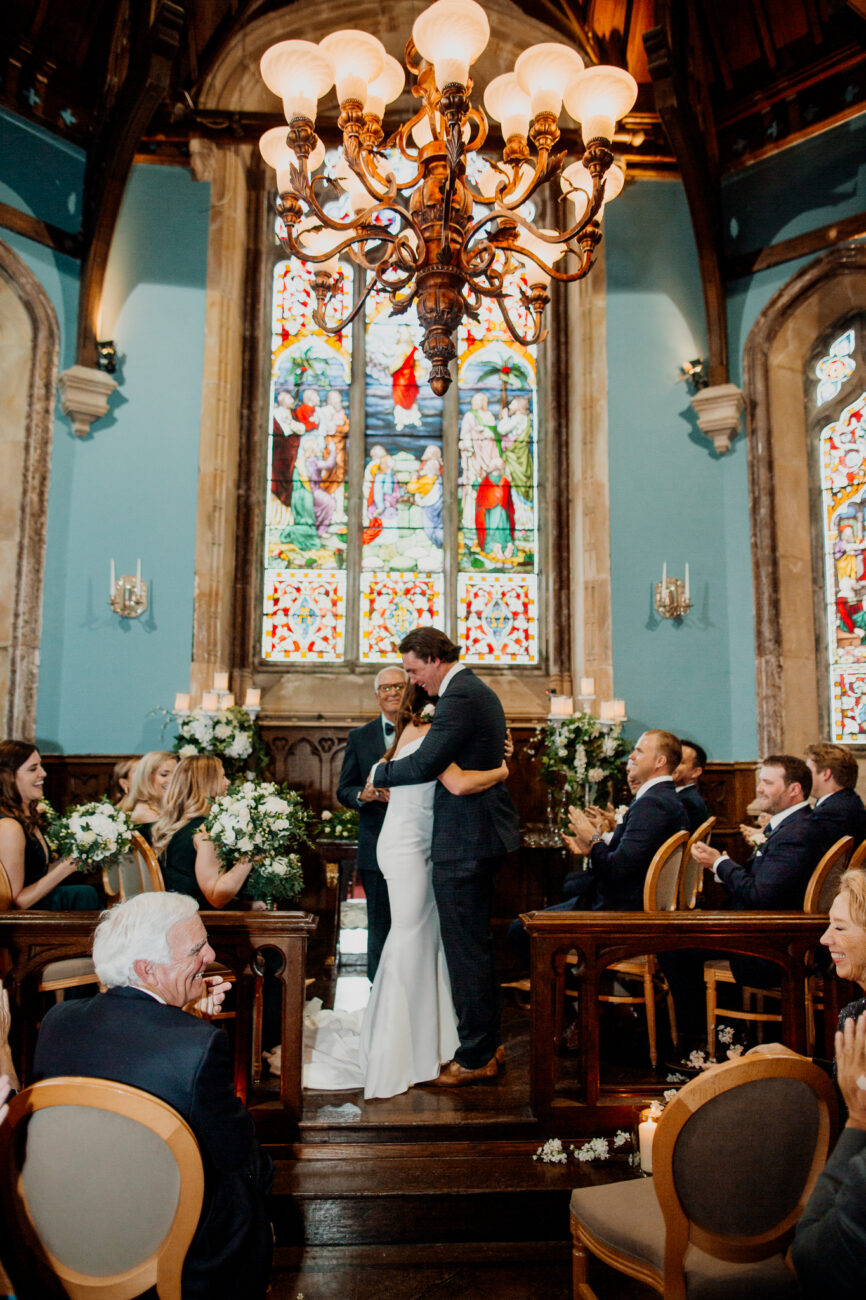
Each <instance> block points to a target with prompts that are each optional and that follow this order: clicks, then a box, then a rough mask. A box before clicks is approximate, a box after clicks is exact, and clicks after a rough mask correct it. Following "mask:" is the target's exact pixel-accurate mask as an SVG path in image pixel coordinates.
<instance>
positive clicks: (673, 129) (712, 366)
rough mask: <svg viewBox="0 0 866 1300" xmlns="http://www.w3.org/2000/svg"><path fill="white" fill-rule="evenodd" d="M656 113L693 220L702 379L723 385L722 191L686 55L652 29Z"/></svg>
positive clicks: (647, 39)
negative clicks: (703, 328)
mask: <svg viewBox="0 0 866 1300" xmlns="http://www.w3.org/2000/svg"><path fill="white" fill-rule="evenodd" d="M643 40H644V47H645V49H646V52H647V60H648V63H649V70H650V76H651V78H652V83H653V90H654V91H655V101H656V109H657V110H658V113H659V117H660V118H661V121H662V125H663V127H664V128H665V131H666V133H667V137H668V139H669V141H670V143H671V148H672V149H673V151H674V157H675V158H676V160H677V164H678V166H679V169H680V175H681V177H682V181H683V188H684V189H685V192H686V200H687V202H688V205H689V212H690V214H691V218H692V227H693V229H694V234H695V243H696V245H697V253H698V264H699V266H700V272H701V285H702V288H703V295H704V314H705V316H706V322H707V378H708V379H709V382H710V384H711V385H715V384H725V383H727V382H728V327H727V308H726V302H725V280H724V275H723V271H722V235H721V224H720V212H721V193H720V187H719V182H718V178H717V177H716V176H715V175H714V174H713V173H712V172H711V170H710V165H709V162H708V153H709V154H710V156H712V150H710V149H709V146H708V142H707V141H706V140H705V139H704V138H703V137H702V134H701V130H700V127H699V125H698V122H697V119H696V117H695V114H694V112H693V111H692V108H691V105H690V102H689V98H688V89H687V86H688V83H687V72H686V68H687V61H686V60H687V51H685V50H682V51H680V50H677V52H676V54H675V53H674V51H673V50H672V48H671V40H670V38H669V36H668V32H667V31H666V30H665V28H663V27H653V28H651V29H650V30H649V31H647V32H645V33H644V38H643Z"/></svg>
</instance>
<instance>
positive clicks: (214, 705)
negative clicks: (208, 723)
mask: <svg viewBox="0 0 866 1300" xmlns="http://www.w3.org/2000/svg"><path fill="white" fill-rule="evenodd" d="M219 706H220V704H219V697H218V696H217V693H216V691H205V693H204V695H202V697H201V707H202V708H203V709H204V711H205V713H216V711H217V709H218V708H219Z"/></svg>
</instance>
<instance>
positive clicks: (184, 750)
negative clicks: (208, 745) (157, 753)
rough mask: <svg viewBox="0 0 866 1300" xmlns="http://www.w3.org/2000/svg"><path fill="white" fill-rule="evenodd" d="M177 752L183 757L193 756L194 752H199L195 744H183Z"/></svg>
mask: <svg viewBox="0 0 866 1300" xmlns="http://www.w3.org/2000/svg"><path fill="white" fill-rule="evenodd" d="M177 752H178V754H179V755H180V757H181V758H192V757H193V755H194V754H197V753H198V750H197V749H196V747H195V745H181V747H180V749H179V750H178V751H177Z"/></svg>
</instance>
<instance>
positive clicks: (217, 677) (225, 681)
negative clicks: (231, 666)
mask: <svg viewBox="0 0 866 1300" xmlns="http://www.w3.org/2000/svg"><path fill="white" fill-rule="evenodd" d="M213 688H214V690H215V691H227V690H228V688H229V675H228V673H214V675H213Z"/></svg>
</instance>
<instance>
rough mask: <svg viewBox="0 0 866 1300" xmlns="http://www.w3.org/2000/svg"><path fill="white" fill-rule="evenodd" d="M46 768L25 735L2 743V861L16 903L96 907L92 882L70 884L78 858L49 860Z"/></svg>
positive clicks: (53, 907) (78, 908)
mask: <svg viewBox="0 0 866 1300" xmlns="http://www.w3.org/2000/svg"><path fill="white" fill-rule="evenodd" d="M44 781H45V768H44V767H43V766H42V759H41V758H40V757H39V751H38V749H36V747H35V746H34V745H31V744H30V743H29V742H28V741H25V740H4V741H2V743H0V863H2V865H3V867H4V868H5V871H6V875H7V876H8V877H9V884H10V887H11V889H12V901H13V903H14V904H15V906H16V907H18V908H21V909H22V910H26V909H27V908H29V907H38V908H40V909H46V910H48V911H52V912H71V911H75V912H81V911H85V912H86V911H91V910H92V911H96V910H97V908H98V907H99V895H98V894H97V892H96V890H95V889H94V888H93V886H92V885H68V884H64V881H66V880H67V879H68V877H69V876H71V875H74V874H75V871H76V863H75V859H74V858H60V859H59V860H57V861H55V862H53V863H52V862H51V855H50V853H49V850H48V845H47V844H46V842H45V836H44V835H43V834H42V825H41V823H42V816H41V814H40V812H39V800H40V799H41V798H42V786H43V782H44Z"/></svg>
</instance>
